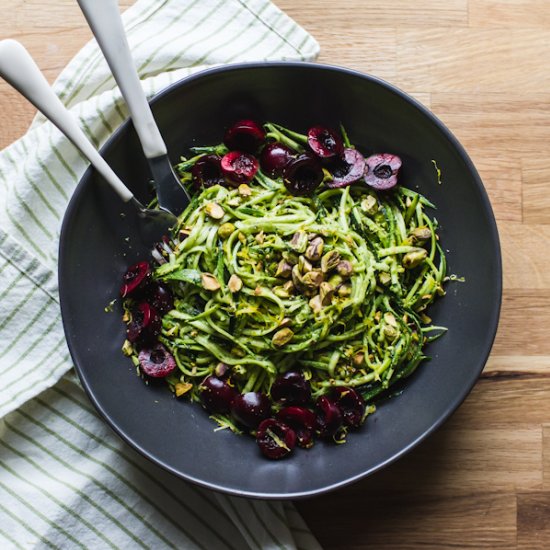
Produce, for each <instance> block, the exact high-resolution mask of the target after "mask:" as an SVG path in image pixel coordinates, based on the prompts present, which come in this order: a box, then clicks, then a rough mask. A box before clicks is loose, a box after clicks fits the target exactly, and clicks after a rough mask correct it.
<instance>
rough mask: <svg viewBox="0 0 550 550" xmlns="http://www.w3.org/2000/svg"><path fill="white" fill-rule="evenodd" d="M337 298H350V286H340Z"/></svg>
mask: <svg viewBox="0 0 550 550" xmlns="http://www.w3.org/2000/svg"><path fill="white" fill-rule="evenodd" d="M338 296H340V297H341V298H347V297H348V296H351V286H350V285H340V286H339V287H338Z"/></svg>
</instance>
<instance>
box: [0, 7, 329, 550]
mask: <svg viewBox="0 0 550 550" xmlns="http://www.w3.org/2000/svg"><path fill="white" fill-rule="evenodd" d="M123 20H124V24H125V28H126V31H127V35H128V39H129V42H130V46H131V49H132V51H133V54H134V57H135V61H136V64H137V67H138V69H139V73H140V78H141V79H142V82H143V87H144V89H145V90H146V92H147V93H148V94H149V95H152V94H154V93H155V92H157V91H158V90H160V89H161V88H163V87H165V86H166V85H168V84H170V83H171V82H174V81H176V80H178V79H180V78H182V77H183V76H186V75H188V74H190V73H191V72H194V71H198V70H201V69H202V68H204V67H205V66H207V65H212V64H223V63H228V62H233V61H245V60H267V59H273V60H276V59H292V60H306V59H313V58H314V57H315V56H316V55H317V53H318V49H319V48H318V44H317V43H316V41H315V40H314V39H313V38H312V37H311V36H310V35H309V34H308V33H306V32H305V31H304V30H303V29H302V28H300V27H299V26H298V25H297V24H296V23H295V22H294V21H292V20H291V19H290V18H289V17H287V16H286V15H285V14H284V13H283V12H282V11H280V10H279V9H278V8H277V7H276V6H274V5H273V4H272V3H271V2H269V1H267V0H139V1H137V2H136V3H135V4H134V5H133V6H132V7H131V8H130V9H128V10H127V11H126V13H125V14H124V15H123ZM54 88H55V91H56V92H57V93H58V95H59V96H60V97H61V98H62V99H63V101H64V102H65V103H66V105H67V106H69V107H70V108H71V110H72V112H73V113H74V114H75V115H76V117H77V118H78V119H79V120H80V123H81V125H82V127H83V129H84V130H85V132H86V133H87V135H88V136H89V137H90V139H91V140H92V141H93V142H94V144H95V145H96V146H98V147H99V146H101V144H102V143H103V142H104V141H105V140H106V139H107V138H108V137H109V135H110V134H111V133H112V132H113V131H114V130H115V129H116V127H117V126H118V125H119V124H120V123H121V122H122V121H123V120H124V119H125V118H126V117H127V111H126V107H125V105H124V102H123V101H122V100H121V97H120V94H119V91H118V89H117V88H116V86H115V83H114V80H113V78H112V76H111V75H110V72H109V70H108V67H107V64H106V63H105V61H104V59H103V57H102V55H101V52H100V51H99V48H98V47H97V45H96V43H95V42H94V41H92V42H90V43H89V44H87V45H86V46H85V47H84V48H83V49H82V51H80V53H78V55H77V56H76V57H75V58H74V59H73V60H72V61H71V62H70V63H69V65H68V66H67V68H66V69H65V70H64V71H63V72H62V73H61V75H60V77H59V78H58V80H57V81H56V83H55V84H54ZM86 167H87V163H86V161H85V160H84V159H83V158H82V157H81V156H80V154H79V153H78V152H77V151H76V149H75V148H74V147H73V146H72V145H71V144H70V143H69V142H68V141H67V140H66V139H65V138H64V137H62V136H61V135H60V133H59V132H58V131H57V129H56V128H54V127H53V126H52V125H51V124H50V123H48V122H44V120H43V119H42V118H41V117H37V118H36V119H35V121H34V123H33V125H32V127H31V129H30V130H29V131H28V132H27V133H26V134H25V135H24V136H23V137H22V138H21V139H19V140H18V141H16V142H15V143H13V144H12V145H11V146H9V147H7V148H6V149H5V150H3V151H1V152H0V342H2V359H1V364H2V367H1V369H0V548H2V549H5V548H12V547H13V548H42V547H44V548H45V547H50V548H77V547H81V548H93V549H102V548H139V547H143V548H155V549H158V548H205V549H217V548H231V549H235V550H240V549H241V548H308V549H309V548H311V549H313V548H318V547H319V546H318V543H317V542H316V541H315V539H314V537H313V536H312V535H311V533H310V532H309V530H308V529H307V527H306V526H305V524H304V522H303V521H302V519H301V517H300V516H299V514H298V513H297V512H296V510H295V509H294V507H293V506H292V504H291V503H288V502H286V503H282V502H266V501H251V500H246V499H241V498H233V497H228V496H225V495H220V494H216V493H213V492H210V491H207V490H203V489H200V488H198V487H196V486H194V485H191V484H189V483H186V482H184V481H182V480H180V479H176V478H175V477H173V476H172V475H170V474H168V473H167V472H165V471H163V470H161V469H160V468H158V467H156V466H154V465H153V464H151V463H150V462H148V461H147V460H145V459H143V458H142V457H141V456H140V455H139V454H137V453H136V452H134V451H133V450H132V449H131V448H129V447H128V446H127V445H125V444H124V443H122V442H121V440H120V439H119V438H117V437H116V436H115V435H114V434H113V432H112V431H111V430H110V429H109V428H108V427H107V426H106V425H105V424H104V423H103V421H102V420H100V419H99V417H98V416H97V414H96V413H95V411H94V410H93V408H92V406H91V405H90V403H89V401H88V399H87V398H86V396H85V395H84V393H83V391H82V389H81V388H80V386H79V384H78V380H77V379H76V378H75V376H74V374H73V372H72V370H71V368H72V364H71V360H70V356H69V353H68V351H67V347H66V343H65V338H64V335H63V329H62V325H61V319H60V311H59V304H58V293H57V286H56V281H57V276H56V264H57V249H58V240H59V230H60V225H61V219H62V217H63V213H64V210H65V208H66V206H67V202H68V200H69V198H70V196H71V194H72V192H73V190H74V188H75V186H76V184H77V182H78V181H79V179H80V177H81V176H82V174H83V173H84V171H85V169H86Z"/></svg>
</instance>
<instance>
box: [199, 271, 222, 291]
mask: <svg viewBox="0 0 550 550" xmlns="http://www.w3.org/2000/svg"><path fill="white" fill-rule="evenodd" d="M201 284H202V288H204V289H205V290H211V291H215V290H219V288H220V283H219V282H218V279H216V277H214V275H212V273H201Z"/></svg>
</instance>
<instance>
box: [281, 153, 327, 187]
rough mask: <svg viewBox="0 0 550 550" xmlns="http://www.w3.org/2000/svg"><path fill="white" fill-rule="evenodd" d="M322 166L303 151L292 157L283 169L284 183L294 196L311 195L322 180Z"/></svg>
mask: <svg viewBox="0 0 550 550" xmlns="http://www.w3.org/2000/svg"><path fill="white" fill-rule="evenodd" d="M323 177H324V174H323V168H322V167H321V163H320V162H319V160H318V159H316V158H315V157H313V156H312V155H310V154H307V153H304V154H302V155H299V156H298V157H296V158H294V159H292V160H291V161H290V162H289V163H288V164H287V165H286V168H285V170H284V179H283V181H284V184H285V187H286V188H287V190H288V192H289V193H290V194H291V195H294V196H296V197H303V196H309V195H312V194H313V192H314V191H315V189H317V187H319V184H320V183H321V182H322V181H323Z"/></svg>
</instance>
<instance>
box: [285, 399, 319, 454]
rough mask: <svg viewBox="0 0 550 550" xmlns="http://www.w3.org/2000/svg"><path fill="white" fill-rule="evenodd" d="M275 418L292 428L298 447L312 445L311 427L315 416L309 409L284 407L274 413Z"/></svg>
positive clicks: (313, 425)
mask: <svg viewBox="0 0 550 550" xmlns="http://www.w3.org/2000/svg"><path fill="white" fill-rule="evenodd" d="M276 418H277V420H280V421H282V422H284V423H285V424H287V425H288V426H290V427H291V428H292V429H293V430H294V432H295V434H296V439H297V441H298V445H299V446H300V447H304V448H309V447H311V446H312V445H313V429H314V427H315V420H316V418H315V414H313V413H312V412H311V411H310V410H309V409H306V408H305V407H295V406H291V407H284V408H283V409H281V410H280V411H279V412H278V413H277V414H276Z"/></svg>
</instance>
